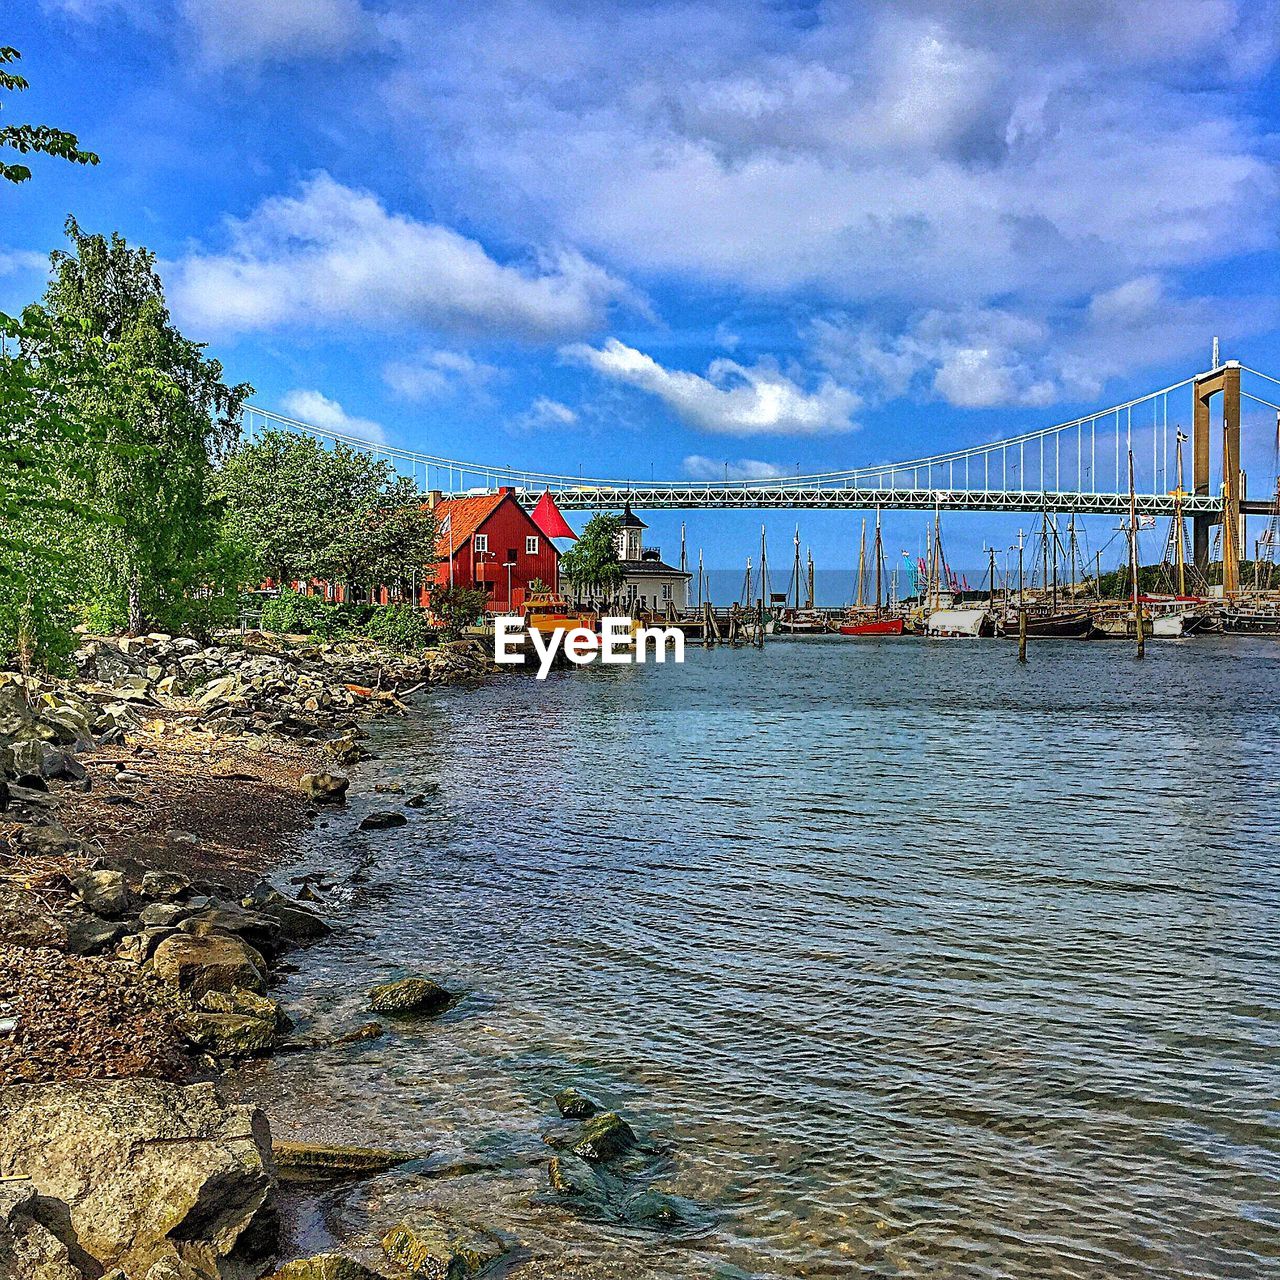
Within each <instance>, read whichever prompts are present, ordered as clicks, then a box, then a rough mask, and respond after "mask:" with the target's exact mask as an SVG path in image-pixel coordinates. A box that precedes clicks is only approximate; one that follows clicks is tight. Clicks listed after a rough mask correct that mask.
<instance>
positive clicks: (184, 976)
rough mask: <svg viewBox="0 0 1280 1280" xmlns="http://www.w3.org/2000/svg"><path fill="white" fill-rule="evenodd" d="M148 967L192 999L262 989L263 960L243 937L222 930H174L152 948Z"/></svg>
mask: <svg viewBox="0 0 1280 1280" xmlns="http://www.w3.org/2000/svg"><path fill="white" fill-rule="evenodd" d="M151 970H152V972H153V973H154V974H155V975H156V976H157V977H158V978H160V979H161V980H162V981H164V982H168V983H170V984H172V985H173V986H175V987H177V988H178V989H179V990H180V991H184V992H186V993H187V994H188V995H189V996H190V997H191V998H192V999H193V1000H198V999H199V998H200V997H201V996H203V995H204V994H205V993H206V992H209V991H232V990H234V989H235V988H236V987H243V988H245V990H247V991H255V992H259V993H260V992H262V991H264V990H265V989H266V971H267V965H266V961H265V960H263V958H262V956H261V955H260V954H259V953H258V952H257V951H255V950H254V949H253V948H252V947H251V946H249V944H248V943H247V942H245V941H244V940H243V939H241V938H237V937H235V936H233V935H231V934H225V933H211V934H206V935H204V936H196V935H193V934H189V933H175V934H174V935H173V937H171V938H166V939H165V940H164V941H163V942H162V943H161V944H160V945H159V946H158V947H157V948H156V951H155V954H154V955H153V956H152V957H151Z"/></svg>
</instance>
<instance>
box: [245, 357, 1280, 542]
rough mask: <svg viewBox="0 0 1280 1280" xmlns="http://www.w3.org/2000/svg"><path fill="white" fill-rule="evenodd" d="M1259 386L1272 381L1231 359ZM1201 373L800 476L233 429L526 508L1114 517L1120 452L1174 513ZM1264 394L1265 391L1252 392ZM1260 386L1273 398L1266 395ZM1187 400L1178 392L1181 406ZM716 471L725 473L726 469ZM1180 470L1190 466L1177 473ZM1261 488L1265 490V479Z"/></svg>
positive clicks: (1215, 503)
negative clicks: (315, 442) (669, 475)
mask: <svg viewBox="0 0 1280 1280" xmlns="http://www.w3.org/2000/svg"><path fill="white" fill-rule="evenodd" d="M1221 367H1223V368H1239V369H1240V371H1241V372H1242V373H1248V374H1250V375H1252V376H1254V377H1255V378H1257V379H1261V380H1263V381H1264V382H1265V383H1270V384H1275V385H1276V386H1280V380H1277V379H1275V378H1272V377H1270V375H1268V374H1263V373H1259V372H1258V371H1257V370H1253V369H1247V368H1244V367H1243V366H1239V365H1237V364H1235V363H1234V362H1231V363H1230V364H1229V365H1227V366H1221ZM1206 376H1208V375H1196V376H1195V377H1190V378H1186V379H1184V380H1183V381H1181V382H1177V383H1174V384H1173V385H1171V386H1168V387H1162V388H1160V389H1159V390H1157V391H1152V392H1149V393H1148V394H1146V395H1144V396H1140V397H1139V398H1137V399H1135V400H1129V401H1126V402H1125V403H1123V404H1119V405H1113V406H1111V407H1110V408H1107V409H1102V410H1099V411H1098V412H1096V413H1092V414H1087V415H1085V416H1083V417H1080V418H1074V419H1072V420H1071V421H1069V422H1062V423H1057V424H1055V425H1053V426H1050V427H1044V428H1041V429H1038V430H1035V431H1028V432H1024V433H1021V434H1018V435H1013V436H1009V437H1006V438H1003V439H998V440H994V441H989V442H985V443H979V444H976V445H971V446H968V447H966V448H962V449H955V450H951V451H949V452H945V453H938V454H933V455H931V456H928V457H922V458H913V459H909V460H907V461H902V462H885V463H874V464H870V465H866V466H861V467H854V468H848V469H844V470H837V471H826V472H819V473H814V474H809V475H795V476H778V477H774V478H770V479H764V480H734V479H729V478H728V476H727V475H726V478H725V479H724V480H723V481H715V480H697V481H694V480H674V481H666V482H658V481H652V480H650V481H628V480H618V479H601V478H589V477H583V476H572V475H565V474H555V473H551V472H541V471H530V470H526V469H522V468H517V467H509V466H494V465H486V464H482V463H473V462H463V461H459V460H458V459H454V458H446V457H441V456H438V455H435V454H429V453H424V452H421V451H418V450H412V449H404V448H400V447H398V446H394V445H389V444H386V443H382V442H379V441H374V440H368V439H364V438H361V437H357V436H352V435H347V434H344V433H342V432H338V431H332V430H328V429H325V428H323V427H318V426H315V425H314V424H311V423H306V422H301V421H299V420H297V419H294V418H288V417H285V416H283V415H281V414H277V413H273V412H272V411H270V410H267V409H262V408H259V407H257V406H254V405H250V406H246V407H245V410H244V422H243V427H244V433H245V435H246V436H247V437H249V438H253V437H255V436H257V435H258V434H260V433H261V432H264V431H267V430H285V431H292V432H298V433H301V434H304V435H310V436H312V437H314V438H316V439H319V440H322V441H324V442H326V443H328V444H330V445H339V444H341V445H344V446H346V447H348V448H352V449H359V450H361V451H364V452H367V453H370V454H372V455H373V456H374V457H376V458H382V459H385V460H386V461H388V462H389V463H391V464H392V465H393V466H394V467H395V468H396V470H397V471H398V472H400V473H401V474H403V475H406V476H410V477H412V479H413V480H414V483H415V484H417V485H418V487H419V489H420V490H421V491H422V492H423V493H427V492H430V491H433V490H438V491H440V492H441V493H443V494H444V495H446V496H450V497H459V496H465V495H468V494H476V493H491V492H494V491H496V490H497V489H498V488H501V487H509V488H511V489H513V490H514V491H515V494H516V496H517V497H518V498H519V499H520V500H521V501H522V502H524V503H526V504H529V505H532V504H533V503H534V502H536V501H537V499H538V497H539V496H540V495H541V494H542V493H543V492H544V491H546V490H550V491H551V493H552V494H554V496H555V499H556V502H557V503H558V504H559V505H560V506H561V507H562V508H565V509H566V510H576V511H588V510H591V511H593V510H601V509H606V510H607V509H616V508H618V507H620V506H621V505H622V504H623V503H624V502H628V501H629V502H630V503H631V504H632V505H633V506H635V507H638V508H640V509H652V510H660V509H665V510H696V509H699V508H702V509H722V510H723V509H735V508H737V509H741V508H792V509H804V510H863V511H866V510H874V509H877V508H879V509H881V510H895V509H896V510H924V509H927V510H934V509H940V510H942V511H989V512H1013V511H1027V512H1043V511H1052V512H1076V513H1078V514H1082V515H1091V514H1096V515H1116V514H1123V513H1124V512H1127V510H1128V508H1129V491H1128V475H1129V456H1130V453H1131V452H1132V454H1133V458H1134V473H1135V489H1136V494H1135V503H1136V507H1137V510H1138V511H1139V512H1140V513H1141V514H1143V515H1153V516H1169V515H1174V514H1176V512H1177V509H1178V506H1179V497H1178V495H1177V494H1176V492H1175V491H1176V487H1177V482H1176V475H1177V461H1178V452H1179V451H1180V450H1181V447H1182V443H1183V442H1184V441H1185V440H1186V439H1187V438H1188V437H1187V436H1186V435H1184V433H1183V431H1182V426H1183V424H1186V425H1187V426H1188V428H1189V426H1190V418H1191V413H1190V409H1191V406H1190V404H1189V403H1188V404H1187V405H1186V406H1185V408H1186V412H1185V414H1183V415H1179V413H1178V411H1177V408H1178V406H1177V403H1175V405H1174V412H1173V414H1172V416H1171V413H1170V397H1171V396H1174V395H1175V394H1176V393H1178V392H1182V391H1184V390H1186V389H1188V388H1192V387H1193V386H1194V385H1195V384H1196V383H1197V382H1199V381H1201V380H1202V379H1203V378H1204V377H1206ZM1262 389H1264V390H1268V391H1269V390H1270V388H1269V387H1263V388H1262ZM1277 394H1278V393H1276V392H1271V395H1272V396H1275V395H1277ZM1241 395H1242V397H1243V398H1245V399H1248V400H1251V401H1254V402H1256V403H1258V404H1261V405H1265V406H1267V407H1269V408H1271V409H1275V410H1277V412H1280V405H1278V404H1276V403H1273V401H1272V400H1270V399H1267V398H1265V397H1263V396H1260V395H1256V394H1252V393H1250V392H1248V391H1246V390H1244V389H1243V388H1242V390H1241ZM1189 400H1190V396H1188V401H1189ZM726 471H727V468H726ZM1185 474H1186V475H1187V476H1188V477H1189V475H1190V470H1189V469H1188V470H1187V471H1186V473H1185ZM1206 488H1207V486H1203V485H1202V486H1200V491H1199V492H1189V491H1188V490H1189V489H1190V482H1189V480H1188V481H1184V489H1183V492H1182V495H1181V502H1180V505H1181V509H1182V512H1183V514H1184V515H1187V516H1201V517H1210V518H1212V517H1221V515H1222V512H1223V509H1224V499H1223V495H1222V488H1221V486H1220V485H1219V486H1217V489H1216V491H1214V492H1207V491H1205V490H1206ZM1268 495H1269V486H1268ZM1272 505H1273V503H1272V502H1271V501H1270V495H1269V498H1268V501H1266V502H1248V501H1240V502H1238V506H1239V509H1240V510H1241V511H1242V513H1243V514H1246V515H1248V514H1270V512H1271V509H1272Z"/></svg>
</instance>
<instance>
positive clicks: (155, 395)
mask: <svg viewBox="0 0 1280 1280" xmlns="http://www.w3.org/2000/svg"><path fill="white" fill-rule="evenodd" d="M67 235H68V237H69V238H70V240H71V243H72V252H70V253H67V252H63V251H55V252H54V253H53V255H52V264H53V279H52V281H51V282H50V284H49V287H48V290H47V291H46V293H45V299H44V303H43V306H42V307H40V308H35V309H29V311H31V312H32V315H31V319H32V321H33V323H34V322H36V321H39V322H41V323H44V324H46V325H47V326H48V327H49V328H50V329H51V330H52V331H53V332H54V333H56V334H57V335H58V336H59V338H60V339H61V341H60V342H57V343H47V342H42V341H40V340H36V341H35V342H32V343H28V344H27V346H26V347H25V348H24V351H25V354H26V355H27V356H28V357H29V358H31V359H33V360H34V361H35V363H36V365H37V366H38V368H39V370H40V375H41V378H42V380H43V381H44V383H45V386H46V387H54V386H57V385H59V383H60V382H62V381H64V380H65V379H66V378H67V376H68V374H69V372H70V369H69V367H68V365H67V361H66V358H65V355H66V350H67V348H68V347H69V348H70V349H71V352H72V358H73V359H74V358H76V357H77V356H78V354H79V353H80V352H81V351H82V350H83V348H84V346H85V344H97V345H98V346H99V348H100V350H101V351H102V354H103V359H102V360H101V361H100V370H99V372H100V377H99V378H98V379H96V380H95V381H94V382H92V383H85V384H82V385H79V386H77V387H75V389H74V390H73V391H72V392H70V393H69V394H70V395H71V398H72V399H73V402H74V404H75V406H76V409H77V412H78V416H80V417H81V418H83V419H88V420H92V421H95V422H99V423H101V424H102V427H103V438H102V440H101V441H100V444H101V446H102V447H99V448H96V449H94V450H92V451H90V452H89V453H88V454H87V455H84V456H80V457H70V456H67V455H65V454H64V456H65V457H67V465H66V466H65V467H64V469H63V473H62V477H61V478H62V480H63V483H64V486H65V488H66V489H67V491H68V493H69V494H70V495H71V496H72V497H73V499H74V498H79V499H81V500H84V501H89V502H92V504H93V505H94V506H95V507H96V508H97V509H98V510H99V511H100V512H101V513H102V514H103V515H104V517H105V518H106V519H107V521H109V530H108V531H101V530H100V531H97V532H96V533H94V534H92V536H91V537H90V539H89V542H88V547H87V551H88V556H87V574H88V577H87V583H86V585H87V586H88V587H89V596H90V600H89V602H90V604H91V605H92V606H93V608H94V609H95V610H97V613H96V615H95V616H96V617H97V618H98V620H99V621H103V622H107V621H115V620H116V619H119V621H122V622H124V623H125V624H126V625H127V626H128V627H129V629H130V630H131V631H140V630H142V629H144V627H145V626H146V625H148V623H150V622H156V621H159V622H162V623H167V624H169V625H173V624H175V622H178V621H180V618H181V614H182V612H183V606H184V602H185V600H186V598H187V596H188V595H189V593H190V592H192V591H193V590H195V589H197V588H201V587H207V585H208V584H207V583H204V582H202V581H201V575H202V573H204V572H206V571H207V567H208V565H209V564H210V563H211V559H210V557H209V556H208V554H207V553H208V551H209V549H210V547H211V546H212V545H213V544H215V543H216V541H217V540H218V538H219V536H220V528H221V521H220V512H219V510H218V508H217V506H216V504H215V503H214V502H213V501H212V500H211V498H212V479H213V470H212V461H211V460H212V459H214V458H216V457H218V456H220V455H221V454H222V453H224V452H225V451H226V449H227V448H228V447H229V446H230V444H231V442H232V440H233V439H234V438H235V437H236V435H237V434H238V432H239V414H240V409H241V406H242V404H243V403H244V400H245V397H246V396H247V395H248V394H249V393H250V390H251V388H250V387H249V386H248V385H247V384H240V385H238V386H228V385H227V384H226V383H225V382H224V381H223V374H222V366H221V364H219V362H218V361H216V360H212V359H210V358H208V357H207V356H206V355H205V354H204V348H203V346H201V344H199V343H196V342H193V341H191V340H190V339H189V338H186V337H184V336H183V335H182V334H181V333H180V332H179V331H178V330H177V328H176V327H175V326H174V325H173V324H172V322H171V320H170V318H169V311H168V308H167V307H166V306H165V302H164V291H163V288H162V286H161V283H160V278H159V276H158V275H157V274H156V271H155V257H154V255H153V254H151V253H149V252H148V251H147V250H146V249H141V248H138V249H133V248H130V247H129V245H128V244H127V243H126V242H125V241H124V239H123V238H122V237H120V236H119V235H115V234H113V235H112V236H111V238H110V240H107V239H106V238H105V237H103V236H100V235H89V234H86V233H85V232H82V231H81V229H80V227H79V226H78V224H77V223H76V221H75V219H74V218H69V219H68V220H67ZM216 559H217V557H214V558H213V560H214V561H216Z"/></svg>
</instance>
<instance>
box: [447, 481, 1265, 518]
mask: <svg viewBox="0 0 1280 1280" xmlns="http://www.w3.org/2000/svg"><path fill="white" fill-rule="evenodd" d="M476 492H486V490H477V489H471V490H462V491H459V492H455V493H453V494H450V495H449V496H451V497H466V496H468V494H473V493H476ZM552 494H553V496H554V497H555V500H556V503H557V504H558V505H559V506H560V507H561V508H562V509H564V510H567V511H595V510H608V509H616V508H618V507H621V506H622V504H623V503H624V502H630V503H631V505H632V506H633V507H636V508H638V509H640V510H644V511H661V510H666V511H686V510H698V509H704V510H717V509H721V510H730V509H761V508H770V507H772V508H778V507H782V508H791V509H795V510H810V511H823V510H830V511H874V510H876V509H877V508H878V509H880V510H882V511H890V510H899V511H933V510H935V509H938V510H942V511H1028V512H1040V511H1064V512H1076V513H1078V514H1080V515H1124V514H1127V512H1128V510H1129V495H1128V494H1127V493H1073V492H1064V491H1060V490H1057V491H1039V490H1037V491H1022V490H1020V491H995V490H985V489H881V488H873V489H851V488H839V487H831V488H812V487H806V486H797V485H786V484H779V485H760V484H754V485H742V484H738V485H733V484H730V485H724V486H708V485H689V486H671V485H659V486H654V487H646V486H644V485H631V486H628V487H625V488H624V487H621V486H618V487H603V486H601V487H593V486H574V487H566V488H553V489H552ZM541 496H542V490H541V489H538V490H534V489H517V490H516V497H517V498H518V499H519V500H520V502H521V503H523V504H524V505H526V506H530V507H531V506H533V505H534V504H535V503H536V502H537V501H538V499H539V498H540V497H541ZM1135 504H1136V506H1137V509H1138V511H1139V512H1140V513H1141V514H1142V515H1154V516H1172V515H1174V514H1176V511H1177V505H1178V504H1177V501H1176V500H1175V499H1174V498H1173V497H1171V496H1170V495H1169V494H1167V493H1140V494H1137V495H1136V497H1135ZM1181 505H1182V513H1183V515H1187V516H1192V515H1212V516H1219V517H1220V516H1221V514H1222V498H1221V497H1220V496H1217V495H1210V494H1194V495H1192V496H1189V497H1184V498H1183V499H1182V504H1181ZM1244 507H1245V512H1246V514H1249V515H1265V514H1269V513H1270V512H1271V504H1269V503H1263V502H1255V503H1245V504H1244Z"/></svg>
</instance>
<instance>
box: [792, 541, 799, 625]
mask: <svg viewBox="0 0 1280 1280" xmlns="http://www.w3.org/2000/svg"><path fill="white" fill-rule="evenodd" d="M791 580H792V581H793V582H794V583H795V601H796V605H795V607H796V608H797V609H799V608H800V526H799V525H796V558H795V564H794V565H793V566H792V569H791Z"/></svg>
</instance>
